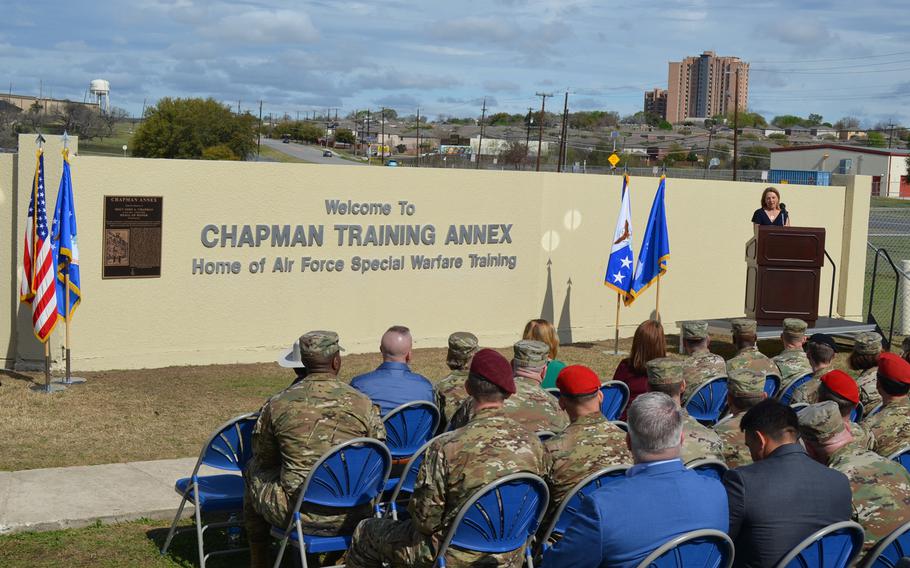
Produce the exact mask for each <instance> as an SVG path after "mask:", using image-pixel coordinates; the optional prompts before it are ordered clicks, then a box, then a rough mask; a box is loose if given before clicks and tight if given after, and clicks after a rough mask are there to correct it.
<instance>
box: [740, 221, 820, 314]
mask: <svg viewBox="0 0 910 568" xmlns="http://www.w3.org/2000/svg"><path fill="white" fill-rule="evenodd" d="M746 263H747V269H746V315H747V316H748V317H751V318H754V319H755V320H756V321H757V322H758V324H759V325H775V326H778V325H781V323H782V322H783V320H784V318H790V317H792V318H799V319H801V320H805V322H806V323H808V324H809V327H813V326H814V325H815V320H817V319H818V289H819V284H820V282H821V269H822V266H823V265H824V263H825V230H824V229H820V228H812V227H777V226H774V225H764V226H761V225H760V226H756V231H755V238H754V239H752V240H751V241H749V243H748V244H747V245H746Z"/></svg>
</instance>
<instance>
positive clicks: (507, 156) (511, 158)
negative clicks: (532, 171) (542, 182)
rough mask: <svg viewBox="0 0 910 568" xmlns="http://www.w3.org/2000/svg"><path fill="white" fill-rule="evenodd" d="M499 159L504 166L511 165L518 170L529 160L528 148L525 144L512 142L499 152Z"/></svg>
mask: <svg viewBox="0 0 910 568" xmlns="http://www.w3.org/2000/svg"><path fill="white" fill-rule="evenodd" d="M499 159H500V160H502V162H503V163H504V164H509V165H511V166H512V167H514V168H515V169H516V170H517V169H520V168H521V165H522V164H524V163H525V161H526V160H527V159H528V147H527V146H525V145H524V143H523V142H519V141H517V140H511V141H510V142H509V143H508V144H507V145H506V147H505V148H504V149H503V150H502V151H500V152H499Z"/></svg>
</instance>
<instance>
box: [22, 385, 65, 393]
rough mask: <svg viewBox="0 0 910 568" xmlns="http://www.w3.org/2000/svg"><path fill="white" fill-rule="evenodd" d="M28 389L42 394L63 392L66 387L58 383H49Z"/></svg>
mask: <svg viewBox="0 0 910 568" xmlns="http://www.w3.org/2000/svg"><path fill="white" fill-rule="evenodd" d="M29 388H30V389H31V390H33V391H35V392H42V393H44V394H51V393H55V392H63V391H65V390H66V387H65V386H64V385H61V384H58V383H51V384H47V385H32V386H30V387H29Z"/></svg>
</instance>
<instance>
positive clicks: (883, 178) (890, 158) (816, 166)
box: [771, 144, 910, 197]
mask: <svg viewBox="0 0 910 568" xmlns="http://www.w3.org/2000/svg"><path fill="white" fill-rule="evenodd" d="M908 156H910V150H904V149H898V148H868V147H865V146H848V145H844V144H813V145H803V146H787V147H782V148H771V167H772V168H773V169H776V170H810V171H811V170H814V171H819V172H831V173H833V174H847V175H862V176H872V195H879V196H882V197H910V177H908V176H907V157H908Z"/></svg>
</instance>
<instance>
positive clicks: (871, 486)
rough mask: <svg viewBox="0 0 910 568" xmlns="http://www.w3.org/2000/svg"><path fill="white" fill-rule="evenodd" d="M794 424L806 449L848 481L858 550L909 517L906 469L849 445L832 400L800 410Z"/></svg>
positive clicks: (909, 483)
mask: <svg viewBox="0 0 910 568" xmlns="http://www.w3.org/2000/svg"><path fill="white" fill-rule="evenodd" d="M847 379H848V380H852V379H850V377H847ZM799 429H800V433H801V434H802V436H803V442H804V443H805V445H806V452H807V453H808V454H809V455H810V456H811V457H812V458H814V459H815V460H816V461H818V462H820V463H822V464H826V465H828V466H829V467H831V468H832V469H836V470H837V471H839V472H841V473H843V474H844V475H846V476H847V478H848V479H849V480H850V487H851V489H852V490H853V520H855V521H856V522H858V523H859V524H861V525H862V526H863V530H865V531H866V541H865V543H864V545H863V552H867V551H868V550H869V549H870V548H872V546H874V545H875V543H876V542H878V541H879V540H880V539H882V538H884V537H885V536H887V535H888V534H890V533H891V531H893V530H894V529H896V528H897V527H899V526H901V525H903V524H904V523H906V522H907V521H910V474H908V473H907V470H905V469H904V468H903V467H902V466H901V465H900V464H898V463H896V462H893V461H891V460H888V459H885V458H883V457H881V456H880V455H878V454H876V453H874V452H870V451H869V450H866V449H863V448H860V447H857V446H856V445H855V444H851V443H850V442H851V439H852V436H851V435H850V432H849V430H846V429H845V428H844V421H843V419H842V418H841V415H840V411H839V409H838V408H837V404H836V403H834V402H833V401H825V402H820V403H818V404H813V405H811V406H809V407H807V408H805V409H803V410H802V411H801V412H800V413H799Z"/></svg>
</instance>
